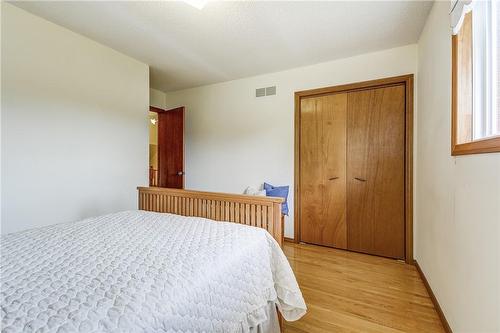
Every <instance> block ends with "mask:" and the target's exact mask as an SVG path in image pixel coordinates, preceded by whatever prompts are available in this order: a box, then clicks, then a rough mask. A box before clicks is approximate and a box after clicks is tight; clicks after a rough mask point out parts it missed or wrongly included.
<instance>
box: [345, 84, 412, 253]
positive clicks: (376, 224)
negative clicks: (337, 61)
mask: <svg viewBox="0 0 500 333" xmlns="http://www.w3.org/2000/svg"><path fill="white" fill-rule="evenodd" d="M347 105H348V106H347V132H348V139H347V216H348V223H347V226H348V227H347V234H348V249H349V250H353V251H359V252H365V253H370V254H376V255H380V256H385V257H391V258H399V259H403V258H404V257H405V252H404V251H405V250H404V245H405V228H404V225H405V224H404V209H405V207H404V193H405V192H404V171H405V165H404V156H405V153H404V149H405V116H404V115H405V86H404V85H396V86H389V87H383V88H376V89H369V90H362V91H355V92H349V93H348V102H347Z"/></svg>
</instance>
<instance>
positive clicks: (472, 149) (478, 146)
mask: <svg viewBox="0 0 500 333" xmlns="http://www.w3.org/2000/svg"><path fill="white" fill-rule="evenodd" d="M497 152H500V135H497V136H493V137H488V138H484V139H481V140H476V141H472V142H467V143H460V144H453V145H452V147H451V155H452V156H459V155H470V154H485V153H497Z"/></svg>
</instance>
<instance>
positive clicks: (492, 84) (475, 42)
mask: <svg viewBox="0 0 500 333" xmlns="http://www.w3.org/2000/svg"><path fill="white" fill-rule="evenodd" d="M450 18H451V25H452V28H453V36H452V66H453V68H452V73H453V78H452V99H453V100H452V155H464V154H475V153H489V152H499V151H500V92H499V91H500V1H499V0H488V1H480V0H478V1H470V0H468V1H465V0H464V1H460V0H459V1H455V2H454V3H452V10H451V14H450Z"/></svg>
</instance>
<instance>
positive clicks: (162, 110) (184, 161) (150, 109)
mask: <svg viewBox="0 0 500 333" xmlns="http://www.w3.org/2000/svg"><path fill="white" fill-rule="evenodd" d="M185 110H186V108H185V107H184V106H180V107H177V108H173V109H168V110H165V109H161V108H157V107H155V106H149V111H151V112H156V113H165V112H170V111H180V112H182V126H183V128H182V134H183V139H182V171H183V172H184V174H183V175H182V189H184V188H185V183H186V177H185V176H186V139H185V133H186V112H185ZM158 148H159V145H158ZM158 158H159V156H158ZM159 167H160V161H159V160H158V169H159ZM158 175H159V173H158Z"/></svg>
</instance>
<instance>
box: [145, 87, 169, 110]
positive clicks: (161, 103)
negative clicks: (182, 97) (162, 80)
mask: <svg viewBox="0 0 500 333" xmlns="http://www.w3.org/2000/svg"><path fill="white" fill-rule="evenodd" d="M166 103H167V102H166V95H165V93H164V92H163V91H160V90H156V89H153V88H150V89H149V105H151V106H154V107H157V108H160V109H165V106H166Z"/></svg>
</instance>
